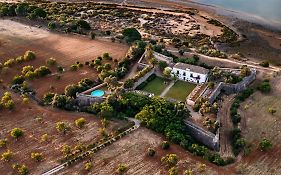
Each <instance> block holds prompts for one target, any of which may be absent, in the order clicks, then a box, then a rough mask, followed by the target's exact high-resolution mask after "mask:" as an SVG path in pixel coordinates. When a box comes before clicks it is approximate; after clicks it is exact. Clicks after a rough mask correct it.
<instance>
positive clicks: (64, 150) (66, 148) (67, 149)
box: [61, 145, 71, 156]
mask: <svg viewBox="0 0 281 175" xmlns="http://www.w3.org/2000/svg"><path fill="white" fill-rule="evenodd" d="M61 152H62V153H63V154H64V155H65V156H67V155H68V154H70V153H71V148H70V146H68V145H63V146H62V147H61Z"/></svg>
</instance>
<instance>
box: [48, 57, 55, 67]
mask: <svg viewBox="0 0 281 175" xmlns="http://www.w3.org/2000/svg"><path fill="white" fill-rule="evenodd" d="M46 63H47V65H48V66H54V65H56V64H57V60H56V59H55V58H49V59H48V60H47V61H46Z"/></svg>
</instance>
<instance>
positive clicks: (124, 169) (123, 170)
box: [116, 164, 128, 174]
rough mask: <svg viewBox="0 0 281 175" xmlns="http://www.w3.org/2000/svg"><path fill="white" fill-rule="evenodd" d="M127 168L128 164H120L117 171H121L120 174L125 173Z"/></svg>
mask: <svg viewBox="0 0 281 175" xmlns="http://www.w3.org/2000/svg"><path fill="white" fill-rule="evenodd" d="M127 168H128V167H127V165H126V164H118V166H117V170H116V172H117V173H119V174H123V173H125V171H126V170H127Z"/></svg>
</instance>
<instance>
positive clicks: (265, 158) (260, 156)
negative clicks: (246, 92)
mask: <svg viewBox="0 0 281 175" xmlns="http://www.w3.org/2000/svg"><path fill="white" fill-rule="evenodd" d="M272 84H273V85H272V86H273V89H272V92H271V93H269V94H262V93H260V92H256V93H255V94H254V95H253V96H252V97H250V98H249V99H248V100H247V101H246V102H245V103H243V104H242V109H241V110H242V111H241V114H242V119H244V120H243V121H242V128H243V129H242V130H244V135H245V138H246V140H247V141H248V142H250V143H251V144H252V151H251V153H250V154H249V155H247V156H246V157H245V158H243V160H242V162H241V165H238V169H239V170H240V171H241V172H243V173H244V174H249V175H256V174H259V175H269V174H270V175H278V174H281V157H280V154H281V152H280V150H281V147H280V146H281V128H280V125H281V110H280V106H281V88H280V87H281V78H280V76H279V77H275V78H272ZM246 105H247V106H248V107H247V108H248V109H245V106H246ZM269 107H273V108H275V109H276V110H277V112H276V113H275V114H274V115H271V114H270V113H269V112H268V108H269ZM264 137H265V138H267V139H269V140H271V142H272V145H273V147H272V150H270V151H268V152H262V151H260V150H259V149H258V144H259V142H260V140H261V139H262V138H264Z"/></svg>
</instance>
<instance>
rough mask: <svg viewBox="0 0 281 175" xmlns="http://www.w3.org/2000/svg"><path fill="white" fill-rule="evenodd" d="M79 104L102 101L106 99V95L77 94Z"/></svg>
mask: <svg viewBox="0 0 281 175" xmlns="http://www.w3.org/2000/svg"><path fill="white" fill-rule="evenodd" d="M75 100H76V101H77V104H78V105H79V106H89V105H91V104H93V103H102V102H104V101H105V98H104V97H92V96H90V95H86V94H77V97H76V99H75Z"/></svg>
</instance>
